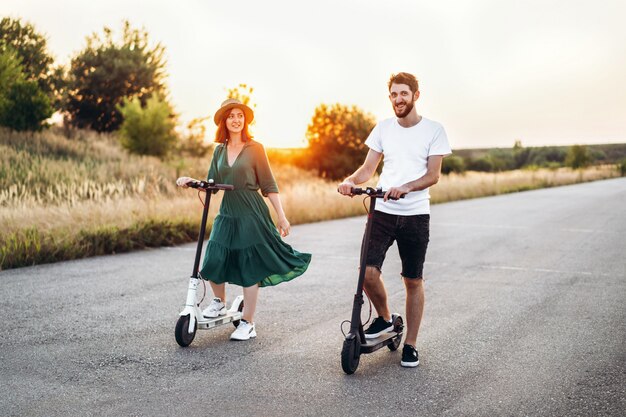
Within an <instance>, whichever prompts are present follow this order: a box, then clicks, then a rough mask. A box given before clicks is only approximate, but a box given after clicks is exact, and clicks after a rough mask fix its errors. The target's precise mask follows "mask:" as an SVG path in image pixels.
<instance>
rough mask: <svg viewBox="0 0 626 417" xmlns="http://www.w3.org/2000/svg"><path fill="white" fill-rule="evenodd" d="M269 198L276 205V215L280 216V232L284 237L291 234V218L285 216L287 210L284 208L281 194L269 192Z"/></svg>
mask: <svg viewBox="0 0 626 417" xmlns="http://www.w3.org/2000/svg"><path fill="white" fill-rule="evenodd" d="M267 198H269V199H270V202H271V203H272V206H273V207H274V211H275V212H276V216H277V217H278V222H277V223H278V224H277V225H276V227H278V232H279V233H280V235H281V236H282V237H285V236H287V235H288V234H289V230H290V229H291V225H290V224H289V220H287V217H286V216H285V211H284V210H283V205H282V204H281V202H280V196H279V195H278V193H268V194H267Z"/></svg>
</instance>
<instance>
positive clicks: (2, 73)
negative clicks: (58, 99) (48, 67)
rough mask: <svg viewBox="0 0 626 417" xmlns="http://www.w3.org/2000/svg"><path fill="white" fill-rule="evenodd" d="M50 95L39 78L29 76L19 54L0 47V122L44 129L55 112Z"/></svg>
mask: <svg viewBox="0 0 626 417" xmlns="http://www.w3.org/2000/svg"><path fill="white" fill-rule="evenodd" d="M52 112H53V110H52V106H51V105H50V99H49V97H48V95H47V94H45V93H44V92H43V91H42V90H41V88H40V87H39V84H38V83H37V82H36V81H35V80H29V79H26V75H25V74H24V72H23V71H22V66H21V65H20V63H19V58H18V57H17V54H15V53H14V52H13V50H12V49H11V48H7V49H5V50H4V51H0V125H2V126H6V127H9V128H11V129H13V130H18V131H24V130H41V129H42V128H43V127H44V124H43V122H44V121H45V120H46V119H47V118H49V117H50V116H51V115H52Z"/></svg>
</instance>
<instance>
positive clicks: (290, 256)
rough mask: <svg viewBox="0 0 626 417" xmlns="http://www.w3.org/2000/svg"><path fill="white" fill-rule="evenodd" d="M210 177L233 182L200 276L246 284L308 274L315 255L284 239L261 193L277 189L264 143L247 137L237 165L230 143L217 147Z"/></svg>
mask: <svg viewBox="0 0 626 417" xmlns="http://www.w3.org/2000/svg"><path fill="white" fill-rule="evenodd" d="M208 179H213V180H214V181H215V183H217V184H232V185H234V186H235V189H234V190H233V191H224V195H223V198H222V204H221V206H220V210H219V213H218V215H217V216H216V217H215V220H214V221H213V228H212V230H211V236H210V237H209V242H208V243H207V248H206V252H205V254H204V261H203V264H202V269H201V270H200V275H201V276H202V277H203V278H204V279H206V280H210V281H212V282H214V283H216V284H221V283H224V282H228V283H231V284H235V285H240V286H242V287H250V286H252V285H255V284H257V283H258V284H259V286H261V287H265V286H269V285H277V284H280V283H281V282H285V281H289V280H292V279H294V278H296V277H298V276H300V275H302V274H303V273H304V271H306V269H307V267H308V266H309V263H310V262H311V254H308V253H300V252H298V251H296V250H294V249H293V248H292V247H291V246H289V245H288V244H286V243H285V242H283V240H282V239H281V236H280V234H279V233H278V230H276V226H275V225H274V222H273V221H272V218H271V217H270V212H269V209H268V207H267V205H266V204H265V202H264V201H263V197H261V194H259V189H260V190H261V192H262V193H263V195H264V196H267V194H268V193H277V192H278V187H277V185H276V181H275V180H274V176H273V175H272V171H271V169H270V166H269V163H268V160H267V155H266V153H265V149H264V148H263V145H261V144H260V143H259V142H255V141H253V140H249V141H247V142H246V143H245V144H244V146H243V148H242V150H241V153H240V154H239V156H237V159H235V162H233V166H232V167H231V166H229V165H228V152H227V150H226V145H225V144H220V145H218V146H217V147H216V148H215V151H214V152H213V159H212V161H211V167H210V168H209V175H208Z"/></svg>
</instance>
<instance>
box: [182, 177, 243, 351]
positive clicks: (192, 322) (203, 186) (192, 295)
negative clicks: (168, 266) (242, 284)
mask: <svg viewBox="0 0 626 417" xmlns="http://www.w3.org/2000/svg"><path fill="white" fill-rule="evenodd" d="M187 186H188V187H191V188H195V189H198V190H204V191H206V197H205V200H204V209H203V211H202V222H201V223H200V233H199V236H198V246H197V248H196V259H195V262H194V264H193V272H192V274H191V278H189V287H188V288H187V302H186V303H185V308H183V311H181V312H180V314H179V316H180V317H179V318H178V321H177V322H176V328H175V329H174V336H175V338H176V342H177V343H178V344H179V345H180V346H182V347H186V346H189V345H190V344H191V342H192V341H193V339H194V337H195V336H196V330H198V329H200V330H208V329H212V328H214V327H216V326H220V325H222V324H227V323H231V322H232V323H233V325H234V326H235V327H237V326H238V325H239V321H240V320H241V318H242V311H243V297H242V296H241V295H240V296H238V297H237V298H235V301H233V304H232V305H231V307H230V309H229V310H228V311H227V312H226V315H224V316H220V317H216V318H206V317H204V316H203V315H202V312H201V310H200V303H199V302H198V301H197V300H196V294H197V291H198V285H199V283H200V280H201V277H200V275H199V274H198V270H199V269H200V257H201V256H202V245H203V243H204V234H205V232H206V221H207V217H208V213H209V203H210V202H211V194H215V193H217V192H218V191H220V190H222V191H229V190H233V189H234V188H235V187H234V186H232V185H228V184H215V183H214V182H213V180H208V181H197V180H196V181H191V182H188V183H187Z"/></svg>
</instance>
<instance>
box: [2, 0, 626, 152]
mask: <svg viewBox="0 0 626 417" xmlns="http://www.w3.org/2000/svg"><path fill="white" fill-rule="evenodd" d="M544 3H545V2H542V1H540V0H530V3H528V2H527V3H524V4H523V5H522V4H518V3H517V2H499V3H494V2H492V1H489V0H480V1H477V2H472V3H471V4H466V3H465V2H463V1H461V0H448V1H444V2H442V3H440V4H430V3H422V2H417V3H415V2H411V1H408V0H405V1H399V2H398V4H397V5H396V6H394V10H391V9H390V8H389V7H388V6H386V5H384V4H380V3H379V2H375V1H356V0H346V1H344V2H340V3H337V2H330V1H328V0H322V1H320V2H316V3H304V4H301V5H300V6H297V5H293V4H292V3H290V2H286V1H280V0H272V1H268V2H264V3H263V4H257V3H256V2H253V1H248V0H243V1H242V2H239V3H238V4H237V5H235V6H233V5H225V4H214V3H210V4H206V3H203V2H201V1H199V0H192V1H188V2H185V3H182V4H177V5H176V7H173V3H172V2H168V1H165V0H161V1H154V2H150V3H149V4H145V3H140V2H137V3H130V4H127V3H126V2H122V1H121V0H111V1H107V2H94V3H84V2H81V1H78V0H64V1H61V2H60V4H61V7H59V3H58V2H57V3H49V2H45V1H42V0H5V1H3V2H2V4H0V12H1V13H2V15H3V16H6V17H13V18H20V19H22V21H25V22H29V23H32V24H33V25H34V26H35V29H36V30H37V31H38V32H39V33H42V34H43V35H44V36H46V38H47V40H48V50H49V52H50V53H51V54H52V55H53V56H54V57H55V64H65V65H67V64H68V63H69V60H70V58H71V57H72V56H73V55H75V54H76V53H78V52H79V51H80V50H82V49H83V48H84V47H85V44H86V40H85V38H86V36H88V35H90V34H91V33H94V32H96V33H101V32H102V29H103V28H104V27H105V26H107V27H109V28H111V29H112V30H113V32H114V34H115V35H118V34H119V32H120V30H121V27H122V21H123V20H124V19H128V20H129V22H130V23H131V25H132V26H133V27H136V28H144V29H145V30H146V31H147V32H148V34H149V40H150V42H151V43H152V44H156V43H161V44H163V45H164V46H165V48H166V56H167V62H168V65H167V73H168V74H169V76H168V77H167V80H166V82H167V85H168V89H169V91H170V98H171V101H172V104H173V105H174V108H175V110H176V111H177V113H179V114H180V124H181V125H184V124H185V123H186V122H188V121H189V120H191V119H194V118H197V117H205V116H210V115H212V114H213V112H214V110H215V109H217V108H218V107H219V104H220V103H221V101H222V100H223V99H224V98H225V96H226V92H227V91H226V90H227V89H229V88H233V87H236V86H237V85H239V84H242V83H244V84H247V85H249V86H251V87H253V88H254V93H253V94H252V102H253V103H256V104H257V107H256V108H255V113H256V120H257V123H256V125H254V126H252V129H253V134H255V136H257V137H258V138H259V141H260V142H262V143H264V144H266V146H268V147H272V148H296V147H303V146H306V142H305V133H306V128H307V125H308V124H309V122H310V120H311V118H312V116H313V113H314V110H315V108H316V107H317V106H319V105H320V104H322V103H324V104H334V103H340V104H344V105H356V106H358V107H359V108H360V109H361V110H363V111H365V112H367V113H371V114H372V115H374V117H375V118H376V119H377V120H381V119H385V118H388V117H393V112H392V111H391V106H390V104H389V101H388V99H387V85H386V83H387V80H388V78H389V76H390V74H391V73H394V72H399V71H407V72H411V73H413V74H415V75H416V76H417V78H418V80H420V91H421V97H420V99H419V101H418V102H417V109H418V113H420V114H422V115H424V116H425V117H427V118H430V119H433V120H437V121H439V122H441V123H442V124H443V126H444V128H445V129H446V132H447V134H448V137H449V139H450V142H451V145H452V147H453V148H455V149H476V148H477V149H480V148H495V147H512V146H513V144H514V143H515V141H517V140H519V141H521V142H522V145H523V146H525V147H538V146H571V145H574V144H586V145H593V144H614V143H624V142H626V118H625V117H623V115H624V114H626V91H625V90H624V89H623V88H622V89H620V88H616V87H615V86H619V85H621V82H622V81H621V80H622V77H623V74H624V73H626V54H625V53H624V52H626V51H625V46H624V45H626V27H624V25H622V24H621V16H623V15H625V14H626V4H624V3H623V2H620V1H617V0H608V1H604V2H602V4H601V5H598V6H596V7H592V8H589V7H588V5H587V4H586V3H583V2H582V1H573V2H569V3H568V4H567V5H566V6H560V5H558V4H553V3H551V4H544ZM302 7H303V8H304V9H302ZM302 10H304V11H302ZM328 10H332V13H329V12H328ZM303 13H306V16H307V18H306V19H302V14H303ZM554 16H558V19H557V20H555V19H554ZM581 21H582V22H584V25H581V24H580V22H581ZM178 22H184V24H177V23H178ZM235 25H236V28H237V30H233V27H235ZM225 34H228V35H227V36H225ZM239 59H241V62H243V63H244V64H243V65H233V64H232V63H233V62H239V61H238V60H239ZM213 131H214V127H213V126H211V123H208V124H207V138H209V139H210V137H211V136H212V133H213Z"/></svg>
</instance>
